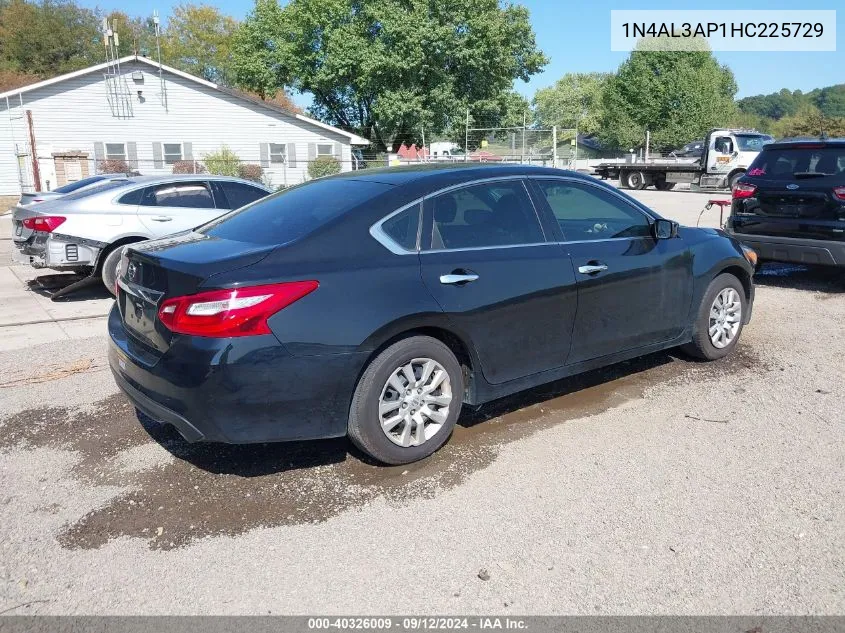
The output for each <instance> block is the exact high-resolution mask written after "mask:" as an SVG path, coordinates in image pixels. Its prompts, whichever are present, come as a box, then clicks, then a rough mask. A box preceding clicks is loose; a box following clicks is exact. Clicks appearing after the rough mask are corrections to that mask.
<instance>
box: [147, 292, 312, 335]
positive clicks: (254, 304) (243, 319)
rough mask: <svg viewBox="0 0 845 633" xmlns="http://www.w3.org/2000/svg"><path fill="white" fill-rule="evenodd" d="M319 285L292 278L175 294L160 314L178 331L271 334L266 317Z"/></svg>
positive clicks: (160, 309) (163, 306)
mask: <svg viewBox="0 0 845 633" xmlns="http://www.w3.org/2000/svg"><path fill="white" fill-rule="evenodd" d="M319 285H320V284H319V283H318V282H316V281H290V282H286V283H281V284H267V285H263V286H248V287H245V288H235V289H229V290H211V291H208V292H200V293H198V294H195V295H186V296H184V297H174V298H172V299H167V300H166V301H164V303H162V304H161V307H160V308H159V311H158V318H159V319H160V320H161V322H162V323H163V324H164V326H165V327H166V328H167V329H168V330H170V331H172V332H176V333H177V334H188V335H191V336H209V337H215V338H225V337H229V336H255V335H257V334H270V333H271V332H270V326H269V325H267V319H269V318H270V317H271V316H273V315H274V314H276V312H278V311H279V310H281V309H282V308H285V307H287V306H289V305H290V304H292V303H293V302H294V301H298V300H299V299H302V297H304V296H305V295H307V294H309V293H311V292H313V291H314V290H316V289H317V287H318V286H319Z"/></svg>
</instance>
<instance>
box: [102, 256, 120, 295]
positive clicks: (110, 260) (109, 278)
mask: <svg viewBox="0 0 845 633" xmlns="http://www.w3.org/2000/svg"><path fill="white" fill-rule="evenodd" d="M122 253H123V246H117V247H116V248H114V249H112V250H111V251H110V252H109V253H108V254H107V255H106V258H105V259H104V260H103V265H102V266H101V267H100V276H101V277H102V279H103V285H104V286H105V287H106V289H107V290H108V291H109V292H110V293H111V294H112V295H114V282H115V280H116V279H117V267H118V265H119V264H120V255H121V254H122Z"/></svg>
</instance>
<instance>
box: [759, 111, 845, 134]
mask: <svg viewBox="0 0 845 633" xmlns="http://www.w3.org/2000/svg"><path fill="white" fill-rule="evenodd" d="M773 131H774V135H775V136H777V137H778V138H790V137H795V136H821V135H822V134H826V135H827V136H833V137H841V136H845V117H828V116H825V115H824V113H823V112H822V111H821V110H819V109H818V108H817V107H816V106H814V105H806V106H804V107H802V108H801V109H800V110H798V112H796V113H795V114H792V115H790V116H785V117H783V118H782V119H780V120H779V121H777V122H775V124H774V130H773Z"/></svg>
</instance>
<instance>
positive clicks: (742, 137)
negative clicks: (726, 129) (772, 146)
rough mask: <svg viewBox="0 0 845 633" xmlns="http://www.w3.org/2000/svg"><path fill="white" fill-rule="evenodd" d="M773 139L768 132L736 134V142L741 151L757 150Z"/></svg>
mask: <svg viewBox="0 0 845 633" xmlns="http://www.w3.org/2000/svg"><path fill="white" fill-rule="evenodd" d="M774 140H775V139H773V138H772V137H771V136H769V135H768V134H737V135H736V144H737V145H738V146H739V151H741V152H759V151H760V150H761V149H763V145H768V144H769V143H771V142H773V141H774Z"/></svg>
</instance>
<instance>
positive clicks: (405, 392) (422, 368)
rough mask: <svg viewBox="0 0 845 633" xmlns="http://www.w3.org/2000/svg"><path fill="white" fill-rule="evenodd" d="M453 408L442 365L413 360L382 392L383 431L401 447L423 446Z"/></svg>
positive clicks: (380, 406)
mask: <svg viewBox="0 0 845 633" xmlns="http://www.w3.org/2000/svg"><path fill="white" fill-rule="evenodd" d="M451 404H452V382H451V381H450V380H449V374H448V372H447V371H446V370H445V369H444V368H443V365H441V364H440V363H438V362H437V361H436V360H432V359H430V358H414V359H413V360H411V361H410V362H409V363H408V364H407V365H402V366H401V367H399V368H397V369H396V370H394V372H393V373H392V374H391V375H390V377H389V378H388V379H387V382H386V383H385V384H384V387H383V388H382V390H381V396H380V397H379V402H378V414H379V422H380V426H381V430H382V431H384V434H385V435H386V436H387V439H389V440H390V441H391V442H393V443H394V444H396V445H398V446H402V447H409V446H420V445H421V444H424V443H425V442H427V441H428V440H430V439H431V438H432V437H434V436H435V435H436V434H437V433H438V432H439V431H440V429H441V428H443V425H444V424H445V423H446V420H447V419H448V417H449V407H450V406H451Z"/></svg>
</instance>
